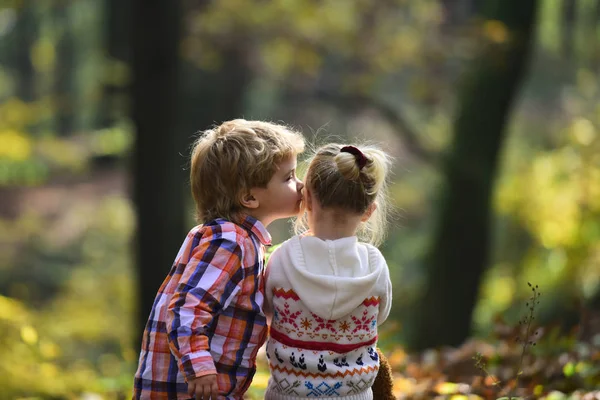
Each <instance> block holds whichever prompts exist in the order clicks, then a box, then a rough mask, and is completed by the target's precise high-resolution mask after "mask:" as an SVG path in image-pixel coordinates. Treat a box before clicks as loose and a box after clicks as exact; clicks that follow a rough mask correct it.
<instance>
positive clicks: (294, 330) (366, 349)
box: [266, 288, 379, 398]
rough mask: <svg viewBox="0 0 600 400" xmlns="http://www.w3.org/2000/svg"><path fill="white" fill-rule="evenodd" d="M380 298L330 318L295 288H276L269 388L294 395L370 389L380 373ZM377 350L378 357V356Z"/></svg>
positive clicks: (269, 348)
mask: <svg viewBox="0 0 600 400" xmlns="http://www.w3.org/2000/svg"><path fill="white" fill-rule="evenodd" d="M378 310H379V298H378V297H369V298H367V299H365V300H364V301H363V302H362V303H361V304H360V306H359V307H357V308H356V309H355V310H354V311H353V312H352V313H350V314H349V315H347V316H345V317H343V318H340V319H338V320H327V319H324V318H321V317H319V316H318V315H316V314H314V313H312V312H310V311H309V310H308V309H307V308H306V306H305V305H304V304H303V303H302V301H301V300H300V298H299V297H298V295H297V294H296V293H295V292H294V291H293V290H292V289H285V288H275V289H274V290H273V320H272V322H271V328H270V329H271V331H270V338H269V340H268V341H267V348H266V352H267V357H268V360H269V366H270V369H271V380H270V382H269V391H271V392H275V393H279V394H281V395H287V396H292V397H327V398H329V397H345V396H352V395H356V394H360V393H362V392H364V391H366V390H368V389H369V388H370V387H371V386H372V384H373V381H374V379H375V376H376V375H377V371H378V369H379V359H378V358H377V352H376V351H375V349H374V347H375V345H376V341H377V314H378ZM373 355H375V357H373Z"/></svg>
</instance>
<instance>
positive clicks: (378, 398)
mask: <svg viewBox="0 0 600 400" xmlns="http://www.w3.org/2000/svg"><path fill="white" fill-rule="evenodd" d="M377 354H378V355H379V371H378V372H377V376H376V377H375V382H373V387H372V389H373V400H396V397H394V391H393V388H394V380H393V378H392V367H390V364H389V362H388V360H387V358H386V356H385V355H384V354H383V352H382V351H381V350H380V349H379V348H377Z"/></svg>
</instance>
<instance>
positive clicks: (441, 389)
mask: <svg viewBox="0 0 600 400" xmlns="http://www.w3.org/2000/svg"><path fill="white" fill-rule="evenodd" d="M435 391H436V392H438V393H439V394H453V393H456V392H458V384H456V383H452V382H440V383H438V384H437V385H436V386H435Z"/></svg>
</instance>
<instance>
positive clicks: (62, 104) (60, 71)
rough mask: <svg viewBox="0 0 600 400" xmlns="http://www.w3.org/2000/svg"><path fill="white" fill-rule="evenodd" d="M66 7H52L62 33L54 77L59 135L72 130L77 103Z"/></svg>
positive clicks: (69, 24) (57, 49)
mask: <svg viewBox="0 0 600 400" xmlns="http://www.w3.org/2000/svg"><path fill="white" fill-rule="evenodd" d="M67 7H69V5H65V4H63V3H60V4H57V5H55V6H54V7H53V10H52V11H53V14H54V17H55V19H56V24H57V26H59V27H60V28H59V29H60V30H62V33H61V35H60V38H59V39H58V44H57V48H56V53H57V55H56V67H55V73H54V75H55V79H54V89H53V92H54V96H53V97H54V101H56V103H57V110H56V114H55V116H54V118H55V127H56V132H57V133H58V134H59V135H68V134H70V133H71V131H72V130H73V115H74V112H75V110H74V108H75V107H76V105H77V101H76V100H77V99H76V93H75V90H74V89H75V88H74V87H73V86H74V85H73V80H74V75H75V71H74V63H75V61H74V58H73V57H74V52H73V50H74V43H73V31H72V29H71V23H70V21H69V15H68V10H67Z"/></svg>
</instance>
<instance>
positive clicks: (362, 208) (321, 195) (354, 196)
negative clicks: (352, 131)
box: [294, 143, 391, 245]
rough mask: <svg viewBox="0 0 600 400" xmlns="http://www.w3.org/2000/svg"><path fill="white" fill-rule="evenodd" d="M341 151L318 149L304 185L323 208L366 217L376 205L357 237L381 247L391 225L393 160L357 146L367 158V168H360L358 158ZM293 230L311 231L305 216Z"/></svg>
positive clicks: (331, 147)
mask: <svg viewBox="0 0 600 400" xmlns="http://www.w3.org/2000/svg"><path fill="white" fill-rule="evenodd" d="M342 147H344V145H341V144H337V143H330V144H327V145H324V146H322V147H320V148H319V149H317V150H316V152H315V155H314V156H313V157H312V158H310V159H309V161H308V163H309V165H308V169H307V171H306V176H305V184H306V186H307V188H308V189H309V190H310V191H311V192H312V193H313V194H314V195H315V197H316V199H317V201H318V202H319V204H320V205H321V207H323V208H330V209H335V210H339V211H341V212H351V213H355V214H364V213H365V212H366V211H367V210H368V208H369V206H370V205H371V204H373V203H375V204H376V206H377V207H376V209H375V211H374V212H373V214H372V215H371V217H370V218H369V220H368V221H367V222H366V223H364V224H361V226H360V227H359V230H358V233H357V234H358V236H359V237H360V238H361V240H365V241H367V242H369V243H372V244H374V245H378V244H380V243H381V242H382V241H383V239H384V237H385V233H386V228H387V222H388V210H389V201H388V194H387V186H388V183H387V180H388V174H389V171H390V166H391V157H390V156H389V155H387V154H386V153H385V152H384V151H382V150H380V149H379V148H377V147H376V146H373V145H364V146H356V147H357V148H358V149H359V150H360V151H361V152H362V153H363V154H364V155H365V157H366V164H365V165H364V167H363V168H360V167H359V162H358V159H357V156H355V155H353V154H351V153H348V152H342V151H341V149H342ZM340 217H341V218H343V215H341V216H340ZM294 228H295V232H296V234H302V233H304V232H306V231H307V230H308V225H307V218H306V213H304V214H303V215H302V216H301V217H299V218H298V219H297V220H296V224H295V227H294Z"/></svg>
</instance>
